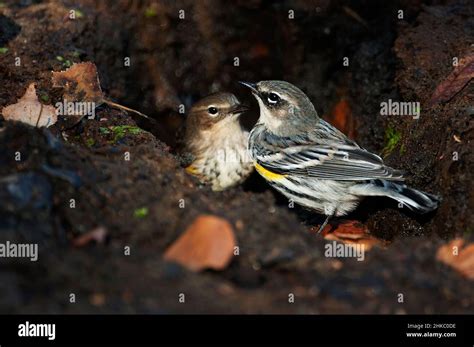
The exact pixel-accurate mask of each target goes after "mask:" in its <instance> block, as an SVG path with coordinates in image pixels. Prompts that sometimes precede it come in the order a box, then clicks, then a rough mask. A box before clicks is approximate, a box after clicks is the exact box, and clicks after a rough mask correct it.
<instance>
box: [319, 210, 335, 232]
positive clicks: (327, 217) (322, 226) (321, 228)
mask: <svg viewBox="0 0 474 347" xmlns="http://www.w3.org/2000/svg"><path fill="white" fill-rule="evenodd" d="M332 216H333V215H332V214H329V215H327V216H326V219H325V220H324V223H323V224H321V226H320V227H319V230H318V234H319V233H321V231H323V230H324V228H325V227H326V225H327V224H328V222H329V218H331V217H332Z"/></svg>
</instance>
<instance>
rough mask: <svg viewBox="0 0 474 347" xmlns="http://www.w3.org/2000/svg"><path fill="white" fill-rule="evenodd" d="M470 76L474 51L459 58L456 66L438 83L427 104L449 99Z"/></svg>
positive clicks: (473, 65) (472, 76) (473, 66)
mask: <svg viewBox="0 0 474 347" xmlns="http://www.w3.org/2000/svg"><path fill="white" fill-rule="evenodd" d="M472 78H474V53H470V54H468V55H467V56H465V57H463V58H461V59H460V60H459V62H458V66H456V67H455V68H454V70H453V71H452V72H451V73H450V74H449V76H448V77H447V78H446V79H445V80H444V81H443V82H441V83H440V84H439V85H438V87H437V88H436V90H435V91H434V93H433V95H432V96H431V99H430V102H429V104H428V106H430V107H431V106H433V105H435V104H439V103H442V102H446V101H449V100H451V99H452V98H453V96H455V95H456V94H457V93H459V92H460V91H461V89H463V88H464V87H465V86H466V84H468V83H469V81H470V80H471V79H472Z"/></svg>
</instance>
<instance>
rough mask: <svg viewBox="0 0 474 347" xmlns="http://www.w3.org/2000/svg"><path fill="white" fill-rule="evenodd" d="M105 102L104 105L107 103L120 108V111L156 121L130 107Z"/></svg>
mask: <svg viewBox="0 0 474 347" xmlns="http://www.w3.org/2000/svg"><path fill="white" fill-rule="evenodd" d="M103 101H104V103H106V104H107V105H109V106H112V107H116V108H119V109H121V110H124V111H128V112H132V113H135V114H138V115H139V116H142V117H143V118H146V119H148V120H151V121H155V119H153V118H150V117H148V116H147V115H146V114H143V113H141V112H139V111H137V110H134V109H133V108H129V107H126V106H123V105H120V104H116V103H115V102H113V101H110V100H105V99H104V100H103Z"/></svg>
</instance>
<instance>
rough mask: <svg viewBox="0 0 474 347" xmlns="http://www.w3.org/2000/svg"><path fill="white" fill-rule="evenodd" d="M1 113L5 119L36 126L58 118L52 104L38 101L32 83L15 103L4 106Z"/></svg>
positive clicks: (48, 124)
mask: <svg viewBox="0 0 474 347" xmlns="http://www.w3.org/2000/svg"><path fill="white" fill-rule="evenodd" d="M2 115H3V117H4V118H5V120H13V121H19V122H23V123H26V124H29V125H32V126H36V127H49V126H51V125H53V124H54V123H56V122H57V120H58V117H57V115H56V109H55V108H54V106H51V105H43V104H42V103H40V102H39V100H38V96H37V95H36V88H35V84H34V83H31V84H30V85H29V86H28V88H27V89H26V92H25V94H24V95H23V96H22V97H21V98H20V99H19V100H18V102H17V103H16V104H13V105H8V106H6V107H4V108H3V110H2Z"/></svg>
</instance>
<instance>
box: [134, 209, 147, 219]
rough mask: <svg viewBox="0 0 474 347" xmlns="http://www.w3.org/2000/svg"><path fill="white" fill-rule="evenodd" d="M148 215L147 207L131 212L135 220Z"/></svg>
mask: <svg viewBox="0 0 474 347" xmlns="http://www.w3.org/2000/svg"><path fill="white" fill-rule="evenodd" d="M147 215H148V207H140V208H137V209H136V210H135V211H133V216H134V217H135V218H144V217H146V216H147Z"/></svg>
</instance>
